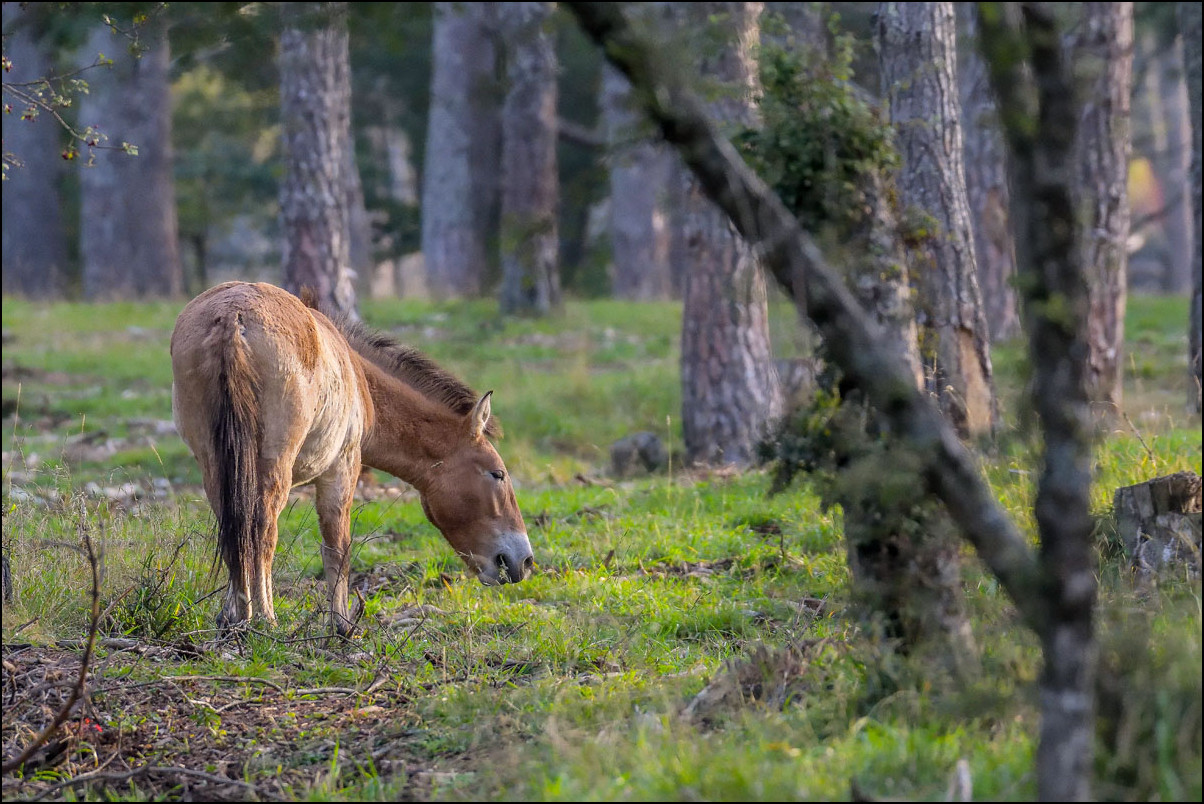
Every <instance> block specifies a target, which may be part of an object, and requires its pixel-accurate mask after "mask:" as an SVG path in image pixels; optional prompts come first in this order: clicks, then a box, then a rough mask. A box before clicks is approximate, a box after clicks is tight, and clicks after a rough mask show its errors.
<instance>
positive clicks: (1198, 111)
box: [1179, 3, 1204, 413]
mask: <svg viewBox="0 0 1204 804" xmlns="http://www.w3.org/2000/svg"><path fill="white" fill-rule="evenodd" d="M1179 30H1180V31H1181V32H1182V34H1183V74H1184V76H1185V77H1186V79H1187V101H1188V103H1189V104H1190V105H1191V119H1192V127H1191V129H1192V130H1191V190H1190V192H1191V202H1192V209H1193V216H1194V218H1195V222H1194V228H1195V244H1196V247H1195V250H1194V252H1195V253H1194V255H1193V256H1192V268H1191V274H1192V279H1191V281H1192V291H1191V314H1190V315H1189V317H1188V324H1187V329H1188V339H1187V364H1188V367H1189V370H1190V372H1191V381H1192V384H1193V387H1192V389H1191V392H1190V393H1189V404H1192V403H1194V405H1195V408H1196V412H1197V413H1199V412H1200V387H1201V386H1200V364H1201V362H1204V361H1201V354H1200V317H1201V310H1200V275H1201V258H1200V255H1201V246H1204V240H1202V239H1201V237H1204V234H1202V233H1201V231H1200V218H1201V212H1202V211H1204V208H1202V207H1201V200H1200V158H1201V157H1200V127H1201V125H1202V124H1201V122H1200V121H1201V119H1202V117H1201V116H1202V115H1204V101H1201V98H1200V71H1201V69H1202V68H1201V62H1200V4H1199V3H1180V4H1179ZM1184 192H1187V189H1186V188H1185V189H1184ZM1192 397H1194V399H1192Z"/></svg>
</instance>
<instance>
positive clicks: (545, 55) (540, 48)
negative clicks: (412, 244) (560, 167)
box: [499, 2, 560, 315]
mask: <svg viewBox="0 0 1204 804" xmlns="http://www.w3.org/2000/svg"><path fill="white" fill-rule="evenodd" d="M551 13H552V4H551V3H545V2H528V3H511V4H509V5H508V6H507V7H506V9H505V13H504V14H503V15H502V16H501V19H500V21H499V24H500V27H501V30H502V34H503V37H504V40H505V45H506V53H507V58H506V77H507V79H508V80H509V87H508V89H507V91H506V100H505V102H504V103H503V105H502V210H501V215H502V220H501V229H500V241H501V242H500V253H501V261H502V287H501V299H500V301H501V304H500V307H501V310H502V312H503V313H504V314H507V315H514V314H520V315H546V314H548V313H550V312H552V311H553V310H556V309H559V307H560V261H559V251H560V243H559V234H558V227H557V220H556V215H557V207H558V205H559V195H560V184H559V179H558V176H557V173H556V170H557V168H556V136H557V135H556V95H557V87H556V51H555V49H554V48H553V44H552V38H551V36H550V35H549V34H548V32H547V31H546V30H545V24H546V23H547V21H548V18H549V16H550V15H551Z"/></svg>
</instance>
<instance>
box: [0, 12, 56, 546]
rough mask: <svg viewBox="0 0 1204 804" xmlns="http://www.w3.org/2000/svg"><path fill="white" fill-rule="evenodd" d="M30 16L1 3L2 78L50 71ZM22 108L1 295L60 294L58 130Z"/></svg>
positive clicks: (8, 148) (12, 135)
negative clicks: (5, 67)
mask: <svg viewBox="0 0 1204 804" xmlns="http://www.w3.org/2000/svg"><path fill="white" fill-rule="evenodd" d="M31 16H32V15H31V14H30V12H29V11H28V10H25V9H21V8H19V7H18V6H17V4H16V3H5V4H4V30H5V31H6V32H8V33H7V34H6V37H7V38H6V40H5V42H4V55H5V56H7V57H8V59H9V60H10V61H11V62H12V70H11V71H10V72H9V74H8V75H7V76H5V79H4V80H5V82H6V83H7V82H10V81H11V82H16V83H21V82H26V81H33V80H36V79H38V78H42V77H45V76H47V75H51V74H52V73H53V70H52V67H51V57H50V53H49V51H48V48H47V47H46V46H45V45H43V44H42V43H41V42H40V41H39V32H38V31H37V29H36V27H35V25H34V23H33V21H32V20H31V19H30V17H31ZM5 102H6V103H7V102H8V99H7V98H6V99H5ZM24 111H25V110H24V109H23V108H19V107H18V106H17V105H16V104H14V107H13V112H12V114H11V115H6V116H5V119H4V151H5V162H6V163H7V161H8V154H12V155H13V156H14V157H15V158H16V159H19V160H20V162H21V164H20V165H17V166H12V167H9V168H7V169H6V170H5V173H4V176H5V181H4V192H3V194H0V199H2V200H3V216H2V217H3V227H2V229H0V232H2V234H0V239H2V241H3V255H4V295H6V296H8V295H17V296H24V297H26V298H31V299H51V298H56V297H58V296H60V295H62V292H63V279H64V274H65V272H66V267H67V249H66V232H65V231H64V229H63V220H62V215H61V214H60V212H59V209H60V208H61V205H62V201H61V199H60V198H59V193H58V177H59V172H60V170H61V169H62V168H61V166H62V163H63V160H62V158H61V157H60V153H61V151H62V147H61V145H60V140H61V137H62V132H61V130H60V127H59V123H58V121H57V120H55V119H54V118H52V117H51V116H50V115H49V114H41V115H39V116H38V117H37V118H36V119H33V120H22V119H20V117H21V114H22V113H23V112H24ZM7 561H8V559H7V558H6V559H5V562H6V563H5V566H6V567H7V566H8V564H7Z"/></svg>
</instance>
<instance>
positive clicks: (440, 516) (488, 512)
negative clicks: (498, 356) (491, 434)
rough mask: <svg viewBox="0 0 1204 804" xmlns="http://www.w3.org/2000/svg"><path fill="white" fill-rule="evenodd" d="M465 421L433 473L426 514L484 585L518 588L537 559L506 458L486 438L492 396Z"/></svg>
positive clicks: (424, 501) (424, 506)
mask: <svg viewBox="0 0 1204 804" xmlns="http://www.w3.org/2000/svg"><path fill="white" fill-rule="evenodd" d="M492 393H493V392H492V391H490V392H489V393H487V394H485V395H484V396H483V397H481V398H480V400H478V401H477V403H476V405H475V406H474V407H473V409H472V411H471V412H469V414H468V415H467V416H466V417H465V420H464V428H463V432H462V433H461V435H460V437H459V439H458V441H457V444H456V446H455V447H454V448H453V449H452V451H451V452H450V453H449V454H448V455H446V456H445V457H444V458H443V460H442V461H440V462H439V463H438V464H436V466H435V467H434V468H433V470H432V471H431V474H430V478H429V482H428V483H426V484H425V485H426V490H425V493H423V495H422V510H423V511H425V512H426V516H427V519H429V520H430V521H431V524H433V525H434V526H435V527H437V528H438V529H439V530H440V532H441V533H442V534H443V536H444V538H446V539H447V541H448V543H450V544H451V546H452V547H453V548H454V549H455V551H456V553H457V554H459V556H460V558H462V559H464V563H465V564H467V565H468V567H469V569H471V570H473V571H474V572H476V573H477V578H478V579H479V580H480V581H481V583H483V584H489V585H492V584H499V583H517V582H519V581H521V580H523V579H525V578H526V577H527V576H528V575H530V574H531V568H532V566H533V564H534V562H535V558H534V556H533V555H532V553H531V542H530V541H529V540H528V539H527V526H526V525H525V524H523V515H522V512H520V511H519V510H518V501H517V500H515V498H514V486H512V485H511V483H510V474H509V473H508V472H507V471H506V465H505V464H504V463H502V458H501V456H499V455H498V454H497V450H495V449H494V448H493V444H491V443H489V439H488V438H486V437H485V426H486V425H487V424H488V422H489V415H490V405H489V396H490V394H492Z"/></svg>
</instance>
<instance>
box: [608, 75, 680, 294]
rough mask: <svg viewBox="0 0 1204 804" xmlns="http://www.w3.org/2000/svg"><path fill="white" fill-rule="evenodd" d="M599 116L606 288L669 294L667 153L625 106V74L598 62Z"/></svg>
mask: <svg viewBox="0 0 1204 804" xmlns="http://www.w3.org/2000/svg"><path fill="white" fill-rule="evenodd" d="M602 116H603V119H604V121H605V125H606V139H607V147H608V148H609V149H610V152H609V155H608V158H609V164H610V242H611V262H612V265H613V266H614V269H613V274H612V278H611V293H612V294H613V295H614V296H615V298H618V299H628V300H633V301H648V300H653V299H667V298H669V296H670V292H671V286H670V276H669V246H670V229H669V220H668V211H667V208H666V204H667V202H668V196H667V192H668V180H669V178H670V176H672V175H673V173H672V171H671V169H670V158H671V156H672V155H671V154H670V153H668V152H667V151H665V150H664V147H663V146H661V145H659V144H658V143H656V142H652V141H649V138H648V132H647V131H645V130H643V128H642V127H646V126H647V123H645V122H644V118H643V116H642V115H640V114H638V113H636V111H635V110H634V109H633V108H632V107H631V87H630V85H629V84H628V82H627V79H626V78H624V77H623V75H622V74H621V73H620V72H619V71H618V70H616V69H615V68H614V67H612V66H610V65H609V64H606V65H603V68H602Z"/></svg>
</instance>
